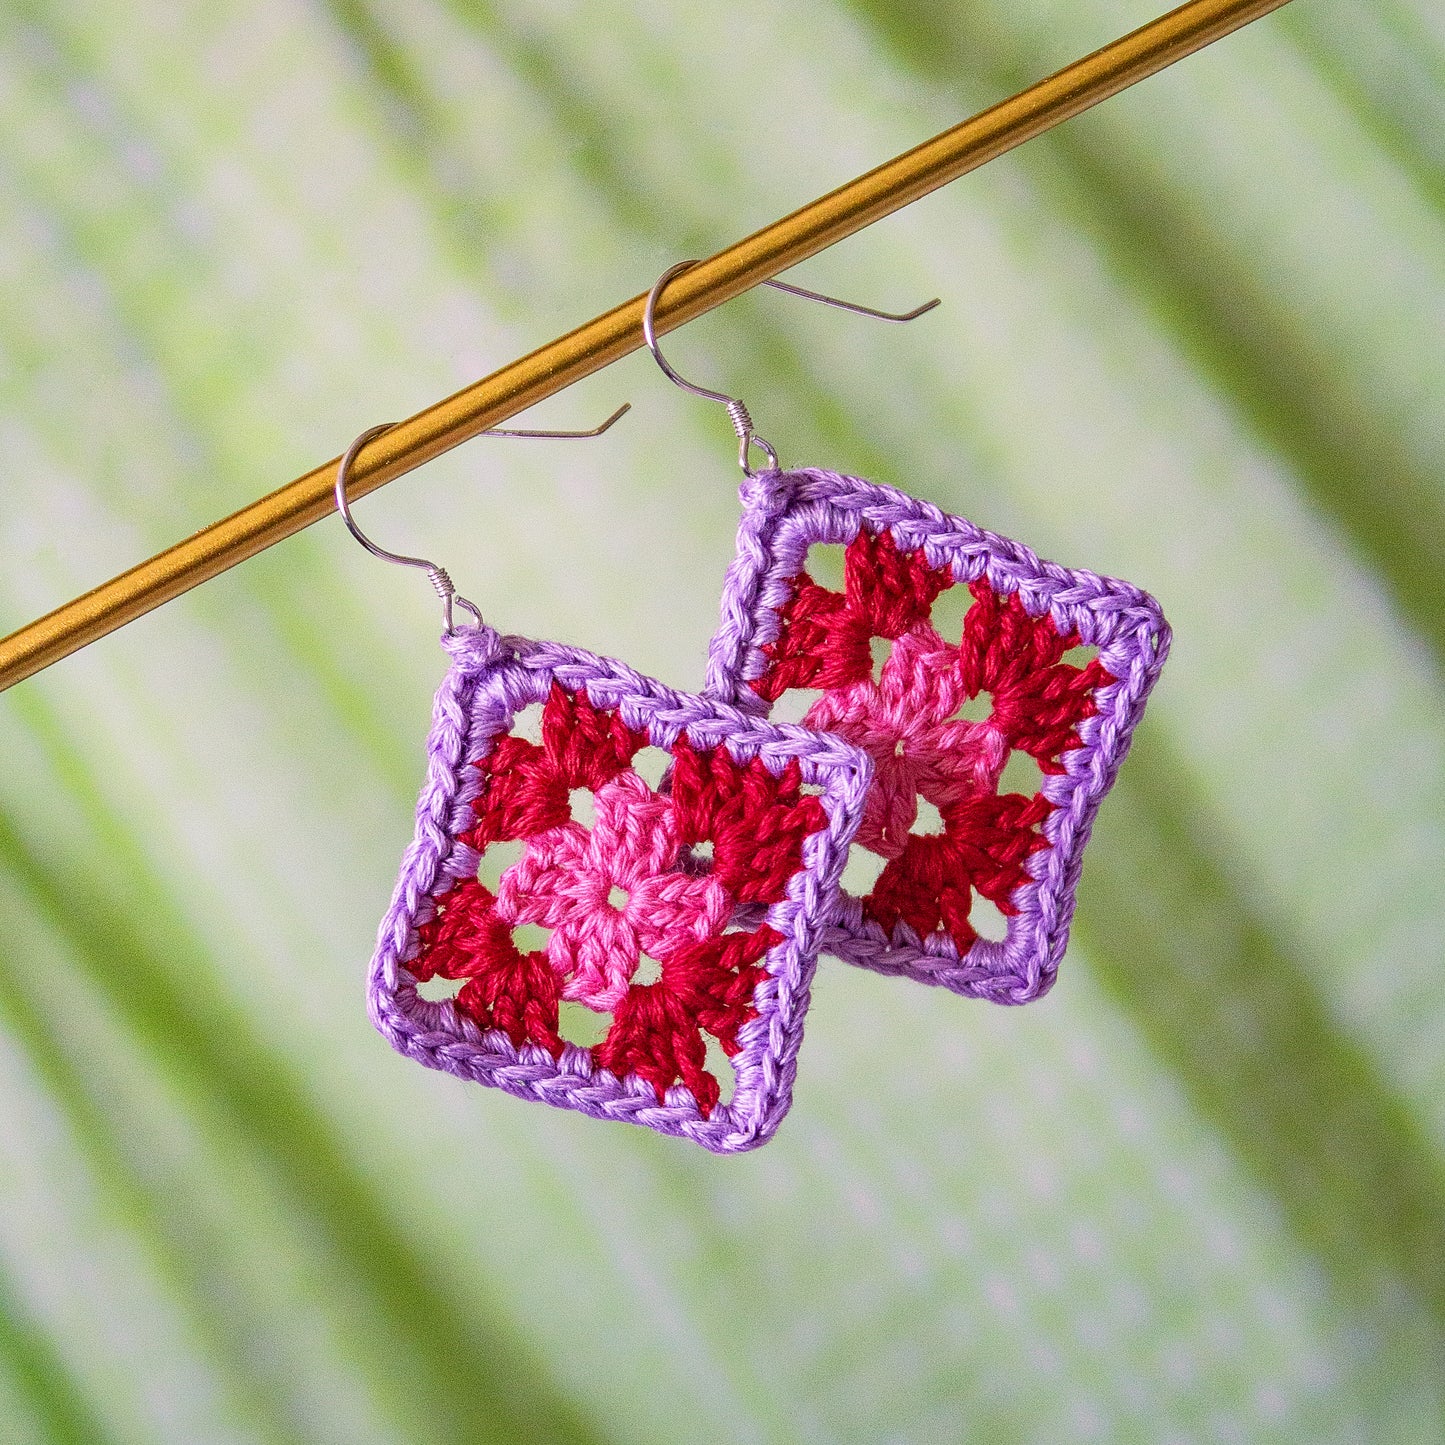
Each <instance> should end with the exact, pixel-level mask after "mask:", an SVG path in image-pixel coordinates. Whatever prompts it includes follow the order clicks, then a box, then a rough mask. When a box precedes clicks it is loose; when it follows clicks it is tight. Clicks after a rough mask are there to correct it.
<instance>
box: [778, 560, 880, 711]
mask: <svg viewBox="0 0 1445 1445" xmlns="http://www.w3.org/2000/svg"><path fill="white" fill-rule="evenodd" d="M791 585H792V588H793V591H792V594H791V595H790V596H789V598H788V600H787V601H786V602H785V603H784V604H783V606H782V608H781V610H780V613H779V619H778V627H779V630H778V639H777V641H776V642H769V643H766V644H764V646H763V649H762V651H763V655H764V656H765V657H767V658H768V659H769V666H768V668H767V670H766V671H765V672H764V673H763V675H762V676H761V677H760V678H758V679H757V680H756V681H754V682H753V683H752V688H753V691H754V692H757V693H759V694H760V695H761V696H763V697H765V698H766V699H767V700H768V701H769V702H776V701H777V699H778V698H779V697H781V696H782V694H783V693H785V692H786V691H787V690H788V689H789V688H790V687H815V688H830V687H846V686H848V684H849V683H854V682H858V681H861V679H863V678H865V677H867V676H868V675H869V673H870V672H871V671H872V670H873V657H872V654H871V653H870V652H869V650H868V637H869V632H868V624H867V623H866V622H865V621H864V620H863V619H862V618H861V617H859V616H857V615H856V614H855V613H854V612H852V611H850V609H849V606H848V601H847V599H846V598H845V597H844V596H843V594H842V593H841V592H830V591H829V590H828V589H827V588H826V587H820V586H819V585H818V584H817V583H816V582H814V581H813V579H812V578H811V577H810V576H809V575H808V574H807V573H806V572H799V573H798V575H797V576H796V577H794V578H793V579H792V584H791Z"/></svg>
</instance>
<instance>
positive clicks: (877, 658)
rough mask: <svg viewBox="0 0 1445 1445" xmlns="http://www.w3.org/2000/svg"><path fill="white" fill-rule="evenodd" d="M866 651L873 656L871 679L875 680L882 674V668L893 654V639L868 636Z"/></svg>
mask: <svg viewBox="0 0 1445 1445" xmlns="http://www.w3.org/2000/svg"><path fill="white" fill-rule="evenodd" d="M868 651H869V653H870V654H872V657H873V679H874V681H875V682H876V681H877V680H878V679H880V678H881V677H882V676H883V669H884V668H885V667H887V666H888V659H889V658H890V657H892V656H893V639H892V638H891V637H870V638H869V639H868Z"/></svg>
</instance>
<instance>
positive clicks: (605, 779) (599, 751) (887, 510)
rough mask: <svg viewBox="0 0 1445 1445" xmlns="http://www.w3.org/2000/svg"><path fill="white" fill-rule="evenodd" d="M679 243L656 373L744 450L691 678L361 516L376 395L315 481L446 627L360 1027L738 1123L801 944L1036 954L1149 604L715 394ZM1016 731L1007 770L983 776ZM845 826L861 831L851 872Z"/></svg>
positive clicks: (1146, 674)
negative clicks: (417, 785) (376, 529)
mask: <svg viewBox="0 0 1445 1445" xmlns="http://www.w3.org/2000/svg"><path fill="white" fill-rule="evenodd" d="M692 264H695V263H692V262H684V263H682V264H681V265H679V266H674V267H672V268H671V269H670V270H668V271H667V272H665V273H664V274H663V275H662V276H661V277H660V278H659V279H658V282H657V284H656V285H655V286H654V287H653V288H652V292H651V294H650V295H649V297H648V303H647V307H646V312H645V318H646V319H645V324H644V331H645V334H646V337H647V342H648V346H649V347H650V349H651V350H652V353H653V355H654V357H655V358H656V359H657V361H658V363H659V365H660V366H661V367H662V369H663V370H664V372H666V374H667V375H668V377H669V378H670V379H672V380H673V381H675V382H677V383H678V384H679V385H681V386H684V387H686V388H687V389H689V390H691V391H694V392H696V393H698V394H700V395H703V396H707V397H710V398H711V399H713V400H717V401H720V402H723V403H725V404H726V405H727V407H728V414H729V416H730V418H731V419H732V422H733V425H734V429H735V431H736V432H737V434H738V438H739V448H740V460H741V463H742V467H743V471H744V473H745V475H746V480H745V481H744V483H743V487H742V493H741V495H742V504H743V516H742V522H741V526H740V529H739V532H738V547H737V556H736V560H735V561H734V562H733V564H732V566H731V567H730V569H729V571H728V574H727V579H726V582H725V584H724V587H723V597H722V624H721V626H720V628H719V630H718V632H717V635H716V636H715V637H714V639H713V641H712V644H711V647H710V655H709V660H708V668H707V680H706V687H705V689H704V691H703V692H702V694H700V695H692V694H688V693H683V692H678V691H675V690H674V689H672V688H670V687H666V686H664V685H663V684H662V683H660V682H656V681H654V680H653V679H651V678H648V677H643V676H641V675H640V674H639V673H637V672H635V671H633V670H632V669H631V668H629V667H627V666H626V665H625V664H623V663H621V662H616V661H613V660H611V659H608V658H604V657H598V656H596V655H594V654H593V653H590V652H586V651H584V650H582V649H581V648H577V647H569V646H566V645H564V644H562V643H556V642H531V641H526V640H523V639H520V638H515V637H504V636H501V635H499V634H498V633H497V632H496V631H494V630H493V629H492V628H491V627H489V626H487V625H486V624H485V623H484V622H483V621H482V618H481V615H480V613H479V612H478V610H477V609H476V607H475V606H474V605H473V604H472V603H470V602H468V601H466V599H464V598H462V597H459V596H457V595H456V594H455V592H454V590H453V587H452V584H451V580H450V578H448V577H447V575H446V573H445V572H444V571H443V570H442V569H441V568H438V567H436V566H434V565H433V564H431V563H428V562H426V561H424V560H422V559H420V558H413V557H400V556H397V555H396V554H394V553H390V552H386V551H385V550H384V549H382V548H379V547H377V546H376V545H375V544H374V543H373V542H371V541H370V540H369V539H367V538H366V537H365V536H363V534H362V533H361V532H360V530H359V529H358V528H357V527H356V524H355V522H354V520H353V519H352V517H351V514H350V511H349V509H348V507H347V499H346V482H347V475H348V472H349V470H350V467H351V464H352V461H353V459H354V458H355V456H356V453H357V451H358V450H359V449H360V448H361V446H362V445H363V444H364V443H365V442H366V441H367V440H369V439H370V438H371V437H373V436H376V435H378V434H379V433H380V432H382V431H385V430H386V427H375V428H372V429H371V430H370V431H368V432H365V433H363V434H362V435H361V436H360V437H358V438H357V440H356V442H354V443H353V444H352V446H351V448H350V449H349V450H348V451H347V453H346V455H345V457H344V458H343V459H342V461H341V463H340V465H339V466H338V468H337V479H336V501H337V506H338V508H339V510H340V511H341V513H342V515H343V517H344V518H345V520H346V523H347V525H348V527H350V528H351V530H352V532H353V534H354V535H355V536H356V537H357V539H358V540H359V541H361V542H362V543H363V544H364V545H365V546H366V547H367V548H368V549H369V550H371V551H372V552H374V553H376V555H378V556H381V557H383V558H385V559H386V560H389V561H395V562H401V563H404V564H406V565H410V566H416V567H421V568H423V569H425V570H426V572H427V575H428V576H429V578H430V579H431V581H432V583H433V585H434V586H435V587H436V590H437V592H438V594H439V595H440V596H441V597H442V600H443V604H444V609H445V616H446V631H445V633H444V634H443V637H442V645H443V646H444V647H445V648H446V650H447V652H448V653H449V654H450V656H451V666H450V669H449V671H448V672H447V675H446V678H445V680H444V681H443V682H442V685H441V688H440V690H439V691H438V693H437V696H436V705H435V712H434V717H433V723H432V730H431V735H430V738H429V739H428V743H427V752H428V770H427V778H426V783H425V785H424V786H423V788H422V792H421V797H420V800H419V802H418V804H417V825H416V835H415V839H414V841H413V842H412V844H411V846H410V847H409V848H408V850H407V852H406V855H405V858H404V861H403V864H402V870H401V877H400V880H399V881H398V884H397V888H396V893H395V895H394V897H393V899H392V903H391V907H390V909H389V911H388V912H387V914H386V917H385V919H384V920H383V922H382V925H381V929H380V934H379V939H378V945H377V950H376V954H375V956H374V958H373V960H372V964H371V971H370V977H369V984H368V1000H369V1008H370V1013H371V1017H372V1019H373V1021H374V1022H375V1024H376V1026H377V1028H378V1029H379V1030H380V1031H381V1033H382V1034H383V1035H384V1036H385V1037H386V1038H387V1039H388V1040H389V1041H390V1042H391V1044H392V1045H393V1046H394V1047H395V1048H396V1049H398V1050H399V1051H400V1052H402V1053H404V1054H407V1055H409V1056H410V1057H411V1058H414V1059H416V1060H418V1061H419V1062H421V1063H423V1064H425V1065H427V1066H428V1067H430V1068H435V1069H442V1070H444V1071H446V1072H447V1073H450V1074H455V1075H457V1076H458V1077H460V1078H464V1079H471V1080H475V1081H476V1082H477V1083H481V1084H490V1085H492V1086H494V1087H497V1088H501V1089H505V1090H506V1091H507V1092H508V1093H511V1094H516V1095H518V1096H520V1097H524V1098H529V1099H536V1100H540V1101H542V1102H544V1103H548V1104H553V1105H556V1106H558V1107H561V1108H568V1109H576V1110H579V1111H581V1112H582V1113H585V1114H589V1115H591V1116H593V1117H594V1118H604V1119H621V1120H627V1121H630V1122H632V1123H636V1124H644V1125H646V1126H647V1127H649V1128H651V1129H656V1130H658V1131H660V1132H662V1133H665V1134H678V1135H683V1136H685V1137H687V1138H689V1139H692V1140H694V1141H695V1142H696V1143H698V1144H701V1145H703V1146H704V1147H705V1148H708V1149H712V1150H715V1151H717V1152H719V1153H731V1152H735V1151H738V1150H744V1149H750V1148H754V1147H755V1146H757V1145H758V1144H761V1143H763V1142H765V1141H766V1140H767V1139H768V1138H769V1137H771V1135H772V1134H773V1132H774V1131H775V1130H776V1129H777V1127H778V1124H779V1123H780V1122H781V1120H782V1117H783V1115H784V1114H785V1113H786V1112H787V1110H788V1106H789V1104H790V1102H791V1096H792V1085H793V1079H794V1076H795V1073H796V1069H797V1056H798V1049H799V1046H800V1044H801V1042H802V1036H803V1022H804V1016H805V1014H806V1011H807V1006H808V998H809V991H810V988H811V985H812V980H813V974H814V970H815V967H816V964H817V958H818V954H819V952H820V951H821V950H826V951H828V952H830V953H832V954H834V955H836V956H837V957H839V958H841V959H843V960H845V961H846V962H848V963H853V964H858V965H861V966H862V967H864V968H870V969H873V970H875V971H877V972H879V973H884V974H897V975H903V976H906V977H909V978H914V979H918V980H920V981H921V982H924V983H931V984H937V985H940V986H942V987H944V988H946V989H949V990H951V991H953V992H955V993H959V994H964V995H966V996H969V997H974V998H984V999H990V1000H992V1001H994V1002H996V1003H1012V1004H1020V1003H1027V1002H1029V1001H1030V1000H1032V999H1036V998H1038V997H1039V996H1040V995H1041V994H1043V993H1044V992H1045V991H1046V990H1047V989H1048V988H1049V986H1050V985H1051V984H1052V983H1053V981H1054V977H1055V974H1056V972H1057V969H1058V965H1059V961H1060V959H1061V957H1062V955H1063V952H1064V947H1065V943H1066V941H1067V936H1068V929H1069V922H1070V918H1071V916H1072V913H1073V908H1074V891H1075V886H1076V884H1077V882H1078V878H1079V873H1080V868H1081V863H1082V854H1083V849H1084V845H1085V843H1086V841H1087V839H1088V836H1089V830H1090V826H1091V823H1092V820H1093V818H1094V814H1095V812H1096V810H1097V808H1098V806H1099V803H1100V800H1101V799H1102V798H1103V796H1104V794H1105V793H1106V792H1107V791H1108V790H1109V787H1110V786H1111V784H1112V783H1113V780H1114V776H1115V774H1116V772H1117V770H1118V767H1119V764H1120V763H1121V761H1122V760H1123V757H1124V754H1125V751H1126V750H1127V748H1128V745H1129V738H1130V734H1131V733H1132V731H1133V729H1134V726H1135V724H1136V723H1137V722H1138V720H1139V716H1140V714H1141V712H1142V710H1143V707H1144V702H1145V699H1146V697H1147V696H1148V693H1149V690H1150V688H1151V687H1152V686H1153V684H1154V681H1155V679H1156V677H1157V676H1158V673H1159V669H1160V667H1161V666H1162V664H1163V662H1164V658H1165V654H1166V651H1167V649H1168V644H1169V629H1168V626H1167V625H1166V623H1165V621H1164V618H1163V616H1162V614H1161V613H1160V610H1159V607H1158V604H1157V603H1156V602H1155V601H1154V599H1153V598H1151V597H1150V596H1149V595H1148V594H1147V593H1145V592H1143V591H1141V590H1140V589H1139V588H1137V587H1133V586H1131V585H1130V584H1128V583H1126V582H1120V581H1116V580H1113V579H1109V578H1104V577H1098V576H1095V575H1094V574H1093V573H1090V572H1084V571H1078V570H1074V569H1071V568H1066V567H1061V566H1058V565H1056V564H1054V563H1050V562H1043V561H1040V560H1039V558H1038V557H1036V556H1035V555H1034V553H1033V552H1031V551H1030V550H1029V549H1028V548H1027V547H1025V546H1023V545H1022V544H1021V543H1018V542H1013V541H1009V540H1008V539H1006V538H1003V537H999V536H996V535H994V534H993V533H990V532H987V531H984V530H983V529H981V528H979V527H976V526H974V525H973V523H971V522H968V521H965V520H964V519H962V518H960V517H952V516H948V515H946V514H945V513H943V512H942V511H940V510H939V509H938V508H937V507H934V506H931V505H930V504H929V503H927V502H922V501H917V500H915V499H913V498H911V497H908V496H906V495H905V494H904V493H902V492H899V491H896V490H895V489H893V488H892V487H886V486H880V485H877V484H875V483H871V482H867V481H862V480H860V479H859V478H856V477H849V476H841V475H839V474H837V473H834V472H828V471H820V470H815V469H812V468H805V469H801V470H783V469H782V468H781V467H780V466H779V464H778V459H777V454H776V453H775V452H774V451H773V449H772V447H771V446H769V445H768V443H767V442H765V441H764V440H763V439H762V438H761V437H759V436H758V435H757V433H756V432H755V431H754V430H753V426H752V422H751V420H750V418H749V417H748V414H747V409H746V408H745V407H744V406H743V405H742V403H741V402H740V401H738V400H737V399H736V398H732V397H728V396H725V395H723V394H721V393H718V392H713V391H709V390H707V389H705V388H702V387H697V386H694V385H693V384H692V383H690V382H687V381H684V380H683V378H682V377H680V376H678V374H677V373H676V372H675V371H674V370H673V369H672V367H670V366H669V365H668V363H667V362H666V361H665V360H664V359H663V357H662V353H661V351H660V350H659V348H658V345H657V337H656V334H655V331H654V328H653V313H654V310H655V307H656V304H657V299H658V297H659V295H660V294H661V292H662V289H663V288H664V286H666V284H667V283H668V281H669V280H671V279H672V277H673V276H674V275H676V274H677V273H678V272H679V271H680V270H682V269H684V268H685V267H686V266H688V265H692ZM781 289H785V290H791V291H795V292H799V293H800V294H803V295H806V296H810V297H812V298H813V299H817V300H824V301H829V302H830V303H831V304H840V305H844V306H845V307H846V309H849V310H857V311H862V312H864V313H865V314H870V315H876V316H883V317H887V313H882V312H873V311H871V310H870V309H869V308H865V307H854V306H851V305H848V303H838V302H834V301H833V300H832V298H828V297H820V296H818V295H817V293H815V292H806V291H801V288H795V287H788V286H784V287H782V288H781ZM933 304H936V303H929V305H930V306H931V305H933ZM926 309H928V307H921V308H919V310H918V311H916V312H911V313H908V315H907V316H897V317H887V319H893V320H908V319H911V318H912V317H913V316H916V315H919V314H921V312H922V311H923V310H926ZM622 410H626V408H623V409H622ZM621 414H622V413H621V411H619V412H618V413H616V414H615V415H614V416H613V417H612V418H611V419H610V420H609V421H608V422H607V423H604V425H603V426H602V427H599V428H598V429H597V430H596V431H594V432H574V433H535V432H520V433H518V432H507V433H500V434H505V435H522V436H535V435H553V436H559V435H571V436H595V435H598V434H599V433H600V432H601V431H604V430H606V428H607V427H608V426H610V425H611V423H612V421H615V420H616V419H617V417H618V416H620V415H621ZM493 434H498V433H493ZM754 448H756V449H757V450H758V451H759V452H761V453H762V454H763V455H764V456H765V457H766V460H767V465H766V466H765V467H764V468H762V469H760V470H753V469H752V467H751V464H750V458H751V454H752V451H753V449H754ZM823 548H833V549H835V552H836V550H838V549H841V550H842V568H841V573H842V575H841V583H840V584H839V585H831V586H830V585H828V581H829V579H828V578H827V577H824V576H822V575H821V574H822V568H821V566H820V563H824V562H826V561H828V560H829V557H828V554H826V553H823V552H821V551H819V550H815V549H823ZM810 569H811V570H810ZM963 594H966V596H967V603H966V610H965V609H964V608H961V607H960V606H959V605H958V604H959V603H960V602H961V601H962V596H963ZM454 607H456V608H461V609H463V610H464V611H465V612H466V613H468V614H469V616H470V618H471V620H470V621H468V622H463V623H460V624H458V622H457V620H456V618H455V616H454ZM949 611H952V612H953V613H954V615H955V617H957V615H958V614H959V613H960V612H961V614H962V620H961V622H957V621H956V622H955V624H954V625H953V627H952V628H951V629H946V630H940V624H942V622H943V617H944V615H945V614H947V613H948V612H949ZM1086 653H1087V654H1089V655H1088V656H1087V658H1085V657H1084V656H1083V655H1082V654H1086ZM795 689H806V690H809V691H811V692H813V693H815V694H816V700H815V701H814V702H813V703H812V705H811V707H810V708H809V709H808V710H807V712H806V714H805V715H804V717H803V721H802V723H801V725H799V724H788V723H774V722H770V721H768V716H769V713H770V711H771V710H772V708H773V705H774V704H775V703H777V702H778V701H779V699H781V698H782V697H783V696H784V695H785V694H787V693H789V692H790V691H793V690H795ZM538 713H539V714H540V717H539V719H537V720H536V725H535V726H534V727H533V728H532V731H533V733H534V736H533V737H532V738H528V737H526V736H525V735H524V734H525V732H526V731H527V730H528V728H527V724H528V720H529V718H532V717H534V715H535V714H538ZM654 750H656V751H654ZM660 755H665V756H660ZM1011 758H1022V759H1028V760H1032V767H1033V773H1034V782H1033V784H1032V785H1031V788H1030V791H1028V792H1016V791H1009V790H1008V786H1007V785H1006V783H1005V780H1004V779H1005V770H1006V768H1007V767H1008V765H1009V762H1010V759H1011ZM650 760H654V761H655V762H660V763H661V767H660V768H659V767H658V766H656V765H653V766H649V761H650ZM1040 774H1041V775H1042V778H1041V781H1040V780H1039V775H1040ZM924 813H926V814H927V815H928V818H924V817H923V816H922V814H924ZM930 820H931V821H930ZM850 847H851V848H853V849H855V850H862V851H863V852H864V853H865V854H866V855H872V857H873V858H874V860H875V862H879V863H881V871H878V872H877V876H876V879H874V881H872V883H871V886H866V887H865V888H862V889H860V892H859V895H858V896H855V895H853V894H850V893H848V892H846V891H844V890H843V889H842V887H841V879H842V876H843V870H844V865H845V862H846V860H847V858H848V855H849V849H850ZM484 879H485V880H486V881H485V882H484V881H483V880H484ZM976 899H986V900H988V902H990V903H991V904H993V905H994V907H995V908H996V909H997V910H998V912H999V913H1001V914H1002V915H1003V916H1004V918H1005V920H1006V930H1005V931H1004V934H1003V936H1002V937H1001V938H988V937H983V936H981V935H980V932H979V931H978V923H979V920H978V918H977V916H976V914H975V912H974V909H975V900H976ZM569 1033H570V1034H571V1035H573V1036H574V1038H576V1037H577V1036H578V1035H579V1034H580V1035H582V1036H583V1041H581V1042H577V1041H573V1039H571V1038H569V1037H568V1034H569Z"/></svg>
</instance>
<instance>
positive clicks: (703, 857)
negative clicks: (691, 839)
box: [688, 838, 713, 873]
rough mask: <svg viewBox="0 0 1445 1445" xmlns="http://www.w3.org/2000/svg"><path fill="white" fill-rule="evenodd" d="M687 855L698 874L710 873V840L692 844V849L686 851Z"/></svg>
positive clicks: (711, 860)
mask: <svg viewBox="0 0 1445 1445" xmlns="http://www.w3.org/2000/svg"><path fill="white" fill-rule="evenodd" d="M688 853H689V855H690V857H691V860H692V863H693V865H694V866H695V867H696V869H697V871H698V872H699V873H711V872H712V863H713V854H712V839H711V838H704V839H703V841H702V842H701V843H694V844H693V845H692V847H691V848H689V849H688Z"/></svg>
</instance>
